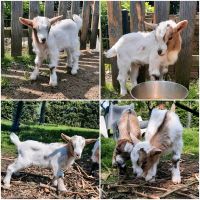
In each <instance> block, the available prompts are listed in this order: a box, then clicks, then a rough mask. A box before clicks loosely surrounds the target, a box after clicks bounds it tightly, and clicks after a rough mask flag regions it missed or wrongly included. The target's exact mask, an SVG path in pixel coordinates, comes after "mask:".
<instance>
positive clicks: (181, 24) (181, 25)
mask: <svg viewBox="0 0 200 200" xmlns="http://www.w3.org/2000/svg"><path fill="white" fill-rule="evenodd" d="M187 25H188V21H187V20H183V21H180V22H179V23H178V24H177V26H176V28H177V31H178V32H181V31H182V30H183V29H184V28H186V27H187Z"/></svg>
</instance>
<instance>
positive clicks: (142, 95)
mask: <svg viewBox="0 0 200 200" xmlns="http://www.w3.org/2000/svg"><path fill="white" fill-rule="evenodd" d="M187 95H188V90H187V88H185V87H184V86H183V85H180V84H178V83H174V82H171V81H147V82H143V83H140V84H138V85H136V86H135V87H134V88H133V89H132V90H131V96H132V97H133V98H134V99H185V98H186V97H187Z"/></svg>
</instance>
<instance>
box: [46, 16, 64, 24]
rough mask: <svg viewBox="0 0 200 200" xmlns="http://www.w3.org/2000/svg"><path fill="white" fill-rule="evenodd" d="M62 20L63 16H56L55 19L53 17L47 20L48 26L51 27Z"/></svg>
mask: <svg viewBox="0 0 200 200" xmlns="http://www.w3.org/2000/svg"><path fill="white" fill-rule="evenodd" d="M62 18H63V15H60V16H57V17H53V18H51V19H49V21H50V24H51V25H52V24H54V23H55V22H57V21H59V20H61V19H62Z"/></svg>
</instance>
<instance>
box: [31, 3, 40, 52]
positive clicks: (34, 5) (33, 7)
mask: <svg viewBox="0 0 200 200" xmlns="http://www.w3.org/2000/svg"><path fill="white" fill-rule="evenodd" d="M39 15H40V8H39V2H38V1H30V2H29V19H33V18H34V17H36V16H39ZM28 32H29V37H28V51H29V54H34V53H33V47H32V30H31V29H30V28H29V29H28Z"/></svg>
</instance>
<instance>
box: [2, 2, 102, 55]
mask: <svg viewBox="0 0 200 200" xmlns="http://www.w3.org/2000/svg"><path fill="white" fill-rule="evenodd" d="M4 3H5V2H3V1H1V56H2V57H3V56H4V54H5V43H4V42H5V40H4V39H5V38H11V56H20V55H22V37H28V50H29V53H30V54H32V40H31V30H30V29H23V26H22V25H21V24H20V23H19V17H22V16H23V2H22V1H12V2H11V26H10V27H5V26H4V25H5V20H4V12H5V10H4V9H5V7H4ZM39 3H40V2H39V1H30V2H29V18H30V19H32V18H34V17H35V16H38V15H42V13H40V8H39ZM43 3H44V13H43V15H44V16H46V17H49V18H51V17H54V16H57V15H63V16H64V17H63V18H71V17H72V14H81V16H82V18H83V27H82V29H81V31H80V42H81V49H86V45H87V43H90V48H91V49H94V48H96V40H97V35H98V23H99V1H83V2H81V1H59V5H58V9H57V11H56V12H55V11H54V10H55V1H45V2H43Z"/></svg>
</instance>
